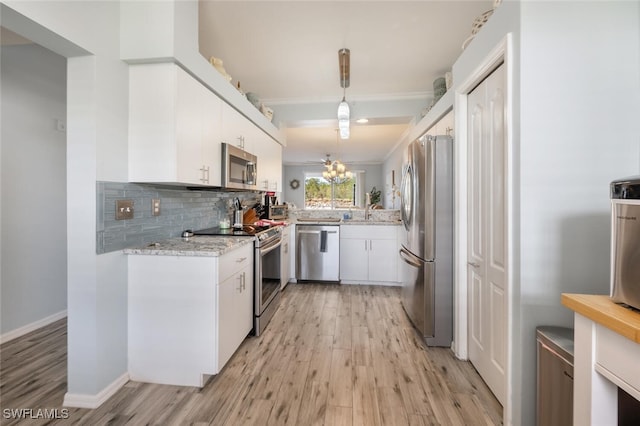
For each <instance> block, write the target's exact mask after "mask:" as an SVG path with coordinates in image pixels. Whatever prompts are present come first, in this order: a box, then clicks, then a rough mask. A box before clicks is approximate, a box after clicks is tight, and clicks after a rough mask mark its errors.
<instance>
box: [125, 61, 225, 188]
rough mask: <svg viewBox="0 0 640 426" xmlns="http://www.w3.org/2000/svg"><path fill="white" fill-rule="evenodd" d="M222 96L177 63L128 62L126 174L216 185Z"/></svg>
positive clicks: (145, 179)
mask: <svg viewBox="0 0 640 426" xmlns="http://www.w3.org/2000/svg"><path fill="white" fill-rule="evenodd" d="M221 108H222V101H221V100H220V99H219V98H218V97H217V96H216V95H215V94H214V93H212V92H211V91H209V90H207V89H206V88H205V87H204V86H202V85H201V84H200V83H199V82H198V81H197V80H195V79H194V78H193V77H191V76H190V75H189V74H187V73H186V72H185V71H184V70H182V69H181V68H180V67H178V66H176V65H175V64H144V65H135V66H131V67H130V68H129V180H130V181H133V182H155V183H184V184H190V185H209V186H219V185H220V182H221V172H220V159H221V149H220V117H221Z"/></svg>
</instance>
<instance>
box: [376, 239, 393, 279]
mask: <svg viewBox="0 0 640 426" xmlns="http://www.w3.org/2000/svg"><path fill="white" fill-rule="evenodd" d="M369 280H370V281H384V282H394V281H398V246H397V241H396V240H378V239H371V240H369Z"/></svg>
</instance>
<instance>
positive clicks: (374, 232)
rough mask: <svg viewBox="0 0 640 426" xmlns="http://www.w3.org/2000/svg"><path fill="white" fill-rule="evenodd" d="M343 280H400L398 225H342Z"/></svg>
mask: <svg viewBox="0 0 640 426" xmlns="http://www.w3.org/2000/svg"><path fill="white" fill-rule="evenodd" d="M340 280H341V281H343V282H345V283H348V282H354V283H375V282H380V283H396V282H398V226H391V225H389V226H387V225H341V227H340Z"/></svg>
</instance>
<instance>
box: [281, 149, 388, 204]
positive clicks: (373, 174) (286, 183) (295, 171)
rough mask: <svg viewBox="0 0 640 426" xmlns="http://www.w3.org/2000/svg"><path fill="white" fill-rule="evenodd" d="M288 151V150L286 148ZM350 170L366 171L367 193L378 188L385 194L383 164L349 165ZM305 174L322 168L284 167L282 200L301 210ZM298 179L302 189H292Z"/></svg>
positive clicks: (365, 185) (365, 184)
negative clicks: (293, 181) (292, 182)
mask: <svg viewBox="0 0 640 426" xmlns="http://www.w3.org/2000/svg"><path fill="white" fill-rule="evenodd" d="M285 149H286V148H285ZM347 167H348V169H349V170H351V171H353V172H355V171H359V170H364V172H365V173H364V182H363V186H364V189H365V191H364V192H369V191H370V190H371V188H372V187H374V186H375V187H376V189H378V190H380V191H382V192H384V190H383V188H384V177H383V175H382V164H371V165H354V166H350V165H348V164H347ZM305 172H322V166H321V165H318V166H313V165H308V166H294V165H290V166H284V167H283V174H282V176H283V182H282V186H283V188H284V190H283V192H282V196H281V198H282V200H281V201H284V202H287V203H294V204H295V205H296V207H298V208H299V209H301V208H303V207H304V188H303V186H304V174H305ZM294 179H297V180H298V181H300V187H299V188H298V189H295V190H294V189H292V188H291V186H290V183H291V181H292V180H294Z"/></svg>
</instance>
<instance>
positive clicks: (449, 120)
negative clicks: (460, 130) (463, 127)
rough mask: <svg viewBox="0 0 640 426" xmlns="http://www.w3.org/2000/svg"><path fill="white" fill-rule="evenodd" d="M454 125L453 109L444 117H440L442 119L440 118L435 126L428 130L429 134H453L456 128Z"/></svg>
mask: <svg viewBox="0 0 640 426" xmlns="http://www.w3.org/2000/svg"><path fill="white" fill-rule="evenodd" d="M453 126H454V121H453V110H451V111H449V112H448V113H447V114H446V115H444V116H443V117H442V118H440V120H438V121H437V122H436V123H435V124H434V125H433V126H431V127H430V128H429V130H428V131H427V134H428V135H431V136H438V135H448V136H453V130H454V127H453Z"/></svg>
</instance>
